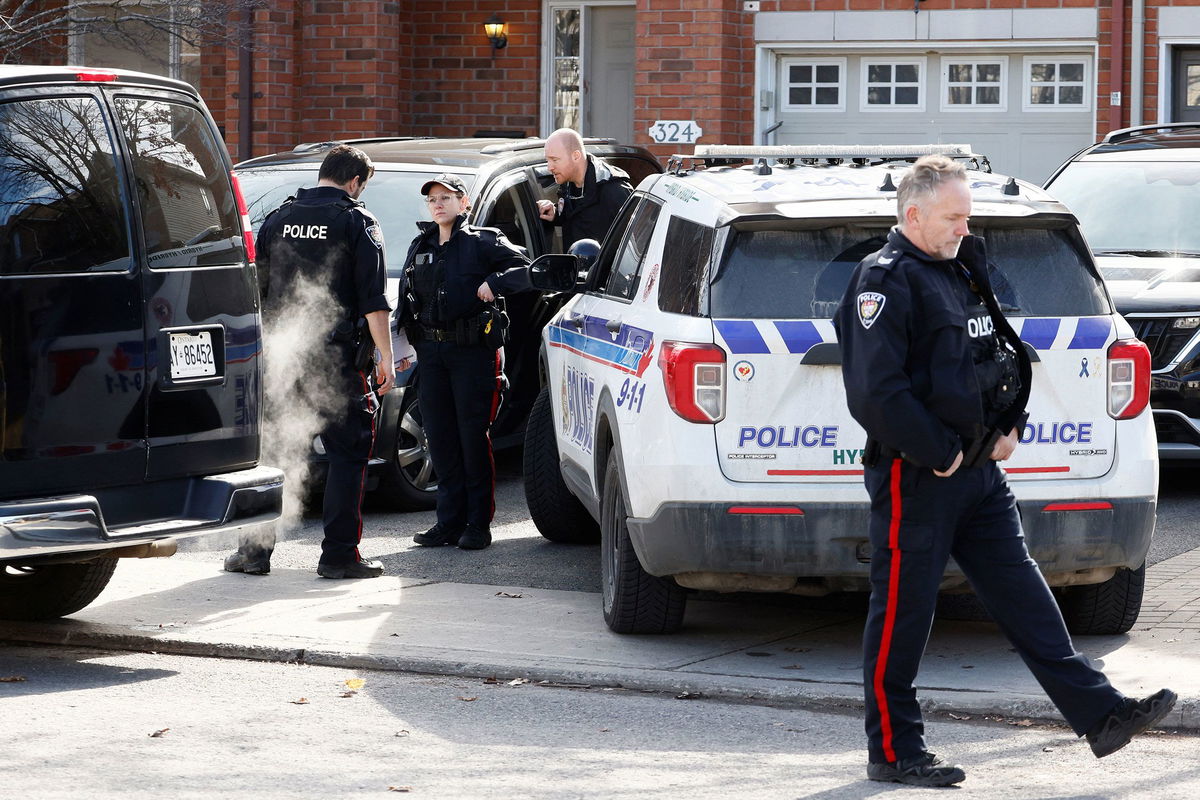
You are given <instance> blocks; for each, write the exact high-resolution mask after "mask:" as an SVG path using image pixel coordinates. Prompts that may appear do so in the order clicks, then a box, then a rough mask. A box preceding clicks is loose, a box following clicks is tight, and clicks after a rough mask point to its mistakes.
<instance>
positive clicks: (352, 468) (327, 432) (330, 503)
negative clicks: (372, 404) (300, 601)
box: [321, 369, 378, 566]
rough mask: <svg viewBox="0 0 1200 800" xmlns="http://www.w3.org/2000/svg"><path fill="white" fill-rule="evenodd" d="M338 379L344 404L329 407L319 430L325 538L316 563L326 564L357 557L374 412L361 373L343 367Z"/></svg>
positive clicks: (368, 386) (366, 380)
mask: <svg viewBox="0 0 1200 800" xmlns="http://www.w3.org/2000/svg"><path fill="white" fill-rule="evenodd" d="M339 377H340V382H339V383H340V385H339V386H338V392H339V394H340V395H342V396H344V397H345V398H346V399H345V401H344V403H345V405H344V406H343V407H342V408H341V409H340V410H339V409H335V410H334V412H333V413H332V415H331V416H330V418H329V420H328V421H327V422H326V423H325V427H324V428H323V429H322V430H321V442H322V443H323V444H324V445H325V453H326V455H327V456H328V459H329V471H328V472H327V473H326V476H325V499H324V504H323V506H322V510H323V512H324V519H325V538H324V539H323V540H322V541H321V563H322V564H327V565H330V566H344V565H346V564H352V563H354V562H356V561H359V560H361V559H360V556H359V552H358V543H359V541H360V540H361V539H362V500H363V492H364V491H365V490H366V486H367V462H368V460H370V458H371V448H372V447H373V446H374V444H375V419H376V414H377V413H378V411H376V414H373V413H371V412H369V411H367V410H366V408H365V406H364V401H363V395H365V394H366V393H367V392H369V391H371V383H370V379H369V377H368V375H367V374H366V373H364V372H358V371H357V370H350V369H347V370H345V371H343V373H342V374H341V375H340V376H339Z"/></svg>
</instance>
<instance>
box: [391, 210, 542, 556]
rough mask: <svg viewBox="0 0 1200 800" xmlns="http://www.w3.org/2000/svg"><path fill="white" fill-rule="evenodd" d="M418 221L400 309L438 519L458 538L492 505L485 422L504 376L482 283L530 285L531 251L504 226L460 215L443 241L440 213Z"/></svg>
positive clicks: (515, 288)
mask: <svg viewBox="0 0 1200 800" xmlns="http://www.w3.org/2000/svg"><path fill="white" fill-rule="evenodd" d="M417 227H418V228H419V229H420V231H421V232H420V233H419V234H418V235H417V237H416V238H415V239H414V240H413V242H412V244H411V245H410V247H409V250H408V254H407V255H406V256H405V261H404V263H405V269H404V286H403V289H402V290H401V292H400V308H399V309H398V311H397V314H396V319H397V324H398V325H403V326H404V327H405V330H406V332H407V334H408V337H409V340H410V342H411V343H412V345H413V348H414V349H415V350H416V352H417V364H418V366H419V377H418V378H417V386H418V392H419V394H418V397H419V398H420V401H421V414H422V419H423V422H424V427H425V435H426V436H427V438H428V440H429V455H430V457H431V458H432V460H433V467H434V469H435V470H436V471H437V476H438V491H437V521H438V524H439V525H440V526H442V528H443V530H445V531H447V532H450V533H451V537H450V541H449V543H453V542H455V541H457V537H458V534H460V533H461V532H462V531H463V530H464V529H465V528H466V526H467V525H471V526H473V527H475V528H476V529H478V530H479V531H480V532H484V533H488V532H489V529H490V527H491V522H492V516H493V515H494V513H495V496H494V492H495V471H496V470H495V464H494V463H493V461H492V442H491V438H490V437H489V436H488V428H489V427H490V426H491V424H492V421H493V420H494V419H495V417H496V411H497V410H498V409H499V407H500V394H501V389H502V386H503V381H504V376H503V372H502V360H501V359H502V356H501V350H499V349H497V348H496V347H494V346H492V345H489V344H488V343H487V342H486V341H484V339H483V336H484V332H483V329H484V327H486V325H487V318H486V317H484V316H483V314H484V313H485V312H488V311H489V307H488V304H486V303H484V302H483V301H482V300H480V299H479V297H478V296H477V295H476V292H477V290H478V289H479V285H480V284H482V283H483V282H484V280H485V279H486V280H487V283H488V286H490V287H491V289H492V292H493V293H494V294H495V295H497V296H502V295H505V294H512V293H515V292H521V291H529V290H531V289H532V288H533V286H532V284H531V283H530V280H529V270H528V266H529V259H528V258H526V257H525V255H524V253H522V252H521V250H519V249H518V248H517V247H516V246H515V245H513V244H512V243H511V242H509V241H508V239H506V238H505V237H504V235H503V234H502V233H500V231H498V230H495V229H494V228H478V227H475V226H472V225H469V224H467V222H466V217H465V215H460V216H459V217H458V219H457V220H455V223H454V229H453V231H452V233H451V235H450V238H449V239H448V240H447V241H446V243H445V244H439V243H438V239H439V238H440V234H439V228H438V225H437V223H434V222H418V223H417ZM493 308H494V307H493ZM494 324H498V323H494ZM489 535H490V534H489ZM484 546H486V544H485V545H484Z"/></svg>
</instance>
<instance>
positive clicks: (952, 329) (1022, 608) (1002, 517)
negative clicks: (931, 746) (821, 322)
mask: <svg viewBox="0 0 1200 800" xmlns="http://www.w3.org/2000/svg"><path fill="white" fill-rule="evenodd" d="M834 325H835V328H836V329H837V333H838V339H839V341H840V342H841V347H842V375H843V381H844V383H845V386H846V397H847V400H848V402H849V407H850V413H851V414H852V415H853V416H854V418H855V419H856V420H857V421H858V422H859V423H860V424H861V425H862V426H863V428H865V429H866V431H867V436H868V440H867V454H866V456H864V464H865V466H866V469H865V483H866V487H867V491H868V492H869V494H870V496H871V521H870V529H869V538H870V542H871V600H870V611H869V614H868V617H867V623H866V630H865V632H864V637H863V650H864V657H863V684H864V685H863V688H864V694H865V700H866V731H867V739H868V756H869V760H870V761H872V762H875V763H882V762H894V761H897V760H899V759H908V758H914V757H917V756H920V755H921V754H923V753H924V752H925V741H924V726H923V724H922V722H921V710H920V706H919V705H918V702H917V699H916V691H915V689H914V687H913V681H914V679H915V678H916V675H917V668H918V666H919V665H920V661H921V656H922V654H923V653H924V650H925V644H926V641H927V640H928V638H929V632H930V628H931V626H932V623H933V616H934V606H935V603H936V600H937V588H938V584H939V583H940V582H941V579H942V573H943V572H944V570H945V567H946V563H947V560H948V558H949V557H950V556H953V557H954V560H955V561H956V562H957V563H958V565H959V566H960V567H961V568H962V570H963V572H964V573H965V574H966V576H967V578H968V579H969V580H970V582H971V585H972V587H973V588H974V589H975V592H976V594H978V595H979V597H980V598H981V599H982V600H983V602H984V604H985V605H986V607H987V609H988V611H989V612H990V613H991V615H992V617H993V619H995V620H996V622H997V623H998V624H999V625H1000V628H1001V629H1002V630H1003V631H1004V634H1005V635H1006V636H1007V637H1008V638H1009V640H1010V641H1011V642H1012V643H1013V644H1014V645H1015V647H1016V649H1017V652H1018V653H1019V654H1020V655H1021V658H1022V659H1024V661H1025V663H1026V664H1027V665H1028V667H1029V669H1030V670H1031V671H1032V672H1033V674H1034V676H1035V677H1036V678H1037V680H1038V682H1039V683H1040V684H1041V686H1042V688H1043V689H1044V690H1045V691H1046V693H1047V694H1048V695H1049V696H1050V699H1051V700H1052V701H1053V702H1054V704H1055V705H1056V706H1058V708H1059V710H1060V711H1061V712H1062V714H1063V716H1064V717H1065V718H1066V720H1067V722H1068V723H1069V724H1070V725H1071V727H1072V728H1073V729H1074V731H1075V733H1076V734H1077V735H1080V736H1082V735H1083V734H1085V733H1086V732H1087V731H1088V730H1089V729H1090V728H1091V727H1092V725H1093V724H1095V723H1096V722H1097V721H1098V720H1100V719H1101V718H1102V717H1104V716H1105V715H1106V714H1107V713H1108V712H1109V711H1110V710H1112V709H1113V707H1114V706H1115V705H1116V704H1117V703H1118V702H1120V701H1121V700H1122V699H1123V695H1121V693H1120V692H1118V691H1117V690H1116V689H1114V688H1113V687H1112V686H1111V685H1110V684H1109V682H1108V680H1107V679H1106V678H1105V677H1104V675H1103V674H1102V673H1101V672H1099V671H1098V670H1096V669H1095V668H1093V667H1092V666H1091V665H1090V664H1089V662H1088V661H1087V659H1086V658H1085V657H1084V656H1082V655H1080V654H1079V653H1078V652H1077V651H1076V650H1075V647H1074V645H1073V644H1072V642H1071V637H1070V635H1069V634H1068V633H1067V629H1066V625H1065V624H1064V623H1063V619H1062V615H1061V613H1060V612H1059V609H1058V606H1057V605H1056V604H1055V602H1054V597H1053V595H1052V594H1051V593H1050V589H1049V587H1048V586H1047V585H1046V581H1045V579H1044V578H1043V577H1042V574H1041V572H1039V571H1038V568H1037V564H1036V563H1034V561H1033V559H1032V558H1030V556H1029V552H1028V550H1027V549H1026V547H1025V540H1024V534H1023V533H1022V530H1021V519H1020V516H1019V514H1018V511H1017V505H1016V501H1015V500H1014V498H1013V495H1012V493H1011V492H1010V491H1009V488H1008V484H1007V482H1006V480H1005V477H1004V473H1003V472H1002V471H1001V470H1000V468H999V466H998V465H997V463H996V462H994V461H992V460H991V459H990V458H989V456H990V453H991V449H992V445H993V444H994V443H995V441H996V438H997V436H999V435H1001V434H1003V433H1007V432H1008V431H1010V430H1012V429H1013V428H1014V427H1017V426H1019V425H1022V424H1023V423H1024V420H1025V417H1026V416H1027V415H1026V414H1025V404H1026V402H1027V401H1028V397H1029V382H1030V377H1031V370H1030V365H1029V357H1028V354H1027V353H1026V352H1025V350H1024V346H1023V345H1022V344H1021V342H1020V340H1019V338H1018V337H1017V335H1016V334H1015V333H1014V331H1013V329H1012V327H1011V326H1010V325H1009V324H1008V322H1007V321H1006V320H1005V319H1004V316H1003V315H1002V314H1001V313H1000V308H999V305H998V304H997V303H996V300H995V297H994V295H993V292H992V287H991V282H990V280H989V276H988V268H987V261H986V255H985V252H984V247H983V240H982V239H981V238H979V237H977V236H968V237H966V238H965V239H964V240H963V242H962V246H961V247H960V249H959V254H958V258H957V259H956V260H951V261H945V260H939V259H936V258H933V257H931V256H929V255H927V254H926V253H924V252H923V251H921V250H920V249H919V248H917V247H916V246H915V245H913V244H912V243H911V242H910V241H909V240H908V239H907V238H906V237H905V236H904V235H903V234H902V233H900V231H899V230H898V229H896V230H893V231H892V232H891V233H890V234H889V235H888V240H887V245H886V246H885V247H884V248H883V249H882V250H880V251H879V252H877V253H875V254H873V255H871V256H869V257H867V258H866V259H865V260H864V261H863V262H862V263H861V264H859V266H858V268H857V269H856V270H855V272H854V274H853V276H852V278H851V279H850V285H849V287H848V289H847V290H846V293H845V296H844V297H843V298H842V302H841V305H840V306H839V308H838V310H837V313H836V316H835V319H834ZM960 451H962V452H963V453H964V462H963V465H962V466H961V467H960V468H959V469H958V470H957V471H956V472H955V473H954V474H953V475H951V476H950V477H948V478H939V477H938V476H936V475H934V474H933V471H934V470H938V471H945V470H947V469H949V468H950V466H951V464H952V463H953V462H954V460H955V457H956V456H957V455H958V453H959V452H960Z"/></svg>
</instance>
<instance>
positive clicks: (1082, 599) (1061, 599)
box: [1056, 563, 1146, 636]
mask: <svg viewBox="0 0 1200 800" xmlns="http://www.w3.org/2000/svg"><path fill="white" fill-rule="evenodd" d="M1145 588H1146V565H1145V564H1144V563H1143V564H1142V565H1141V566H1140V567H1138V568H1137V569H1119V570H1117V573H1116V574H1115V575H1113V576H1112V577H1111V578H1109V579H1108V580H1106V581H1105V582H1104V583H1096V584H1091V585H1089V586H1066V587H1063V588H1062V589H1058V590H1057V591H1056V595H1057V597H1058V605H1059V608H1060V609H1062V614H1063V620H1064V621H1065V622H1066V623H1067V630H1068V631H1070V632H1071V633H1072V634H1074V635H1076V636H1111V635H1114V634H1118V633H1126V632H1127V631H1128V630H1129V629H1130V628H1132V627H1133V625H1134V623H1135V622H1137V618H1138V614H1139V613H1140V612H1141V610H1142V594H1143V592H1144V590H1145Z"/></svg>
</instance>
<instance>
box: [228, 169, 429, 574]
mask: <svg viewBox="0 0 1200 800" xmlns="http://www.w3.org/2000/svg"><path fill="white" fill-rule="evenodd" d="M374 171H375V168H374V167H373V166H372V165H371V161H370V159H369V158H368V157H367V155H366V154H365V153H363V152H362V151H361V150H359V149H357V148H355V147H351V146H349V145H337V146H336V147H334V148H333V149H331V150H330V151H329V153H328V154H326V156H325V159H324V160H323V161H322V162H321V169H320V172H319V173H318V180H317V186H316V187H315V188H312V189H300V190H299V191H298V192H297V193H296V196H295V197H294V198H288V200H287V201H285V202H284V204H283V205H282V206H280V207H279V208H278V209H276V210H275V211H273V212H271V214H270V215H268V216H267V218H266V220H264V221H263V224H262V226H261V227H260V228H259V232H258V240H257V243H256V245H257V246H256V248H255V249H256V250H257V262H258V270H259V279H260V288H261V292H262V296H263V306H264V308H263V314H264V316H265V317H266V319H267V323H268V324H270V321H271V320H272V319H276V318H278V316H279V315H281V314H286V313H288V312H295V311H296V310H297V304H298V302H299V301H300V297H301V293H302V292H304V291H306V290H307V287H319V288H320V289H322V290H324V291H325V292H327V298H324V299H323V301H322V302H327V303H328V304H331V305H332V306H333V307H334V308H335V310H336V315H335V316H336V318H337V320H338V321H337V323H336V325H334V326H333V329H332V330H329V331H321V332H320V335H321V338H322V340H323V341H321V342H319V344H318V345H317V346H318V347H320V348H322V349H323V350H324V353H321V352H312V353H306V356H308V357H309V358H311V359H313V360H314V361H317V362H318V363H320V362H321V361H324V360H325V356H328V358H331V359H332V371H331V372H328V373H322V372H320V371H314V372H313V373H310V374H305V375H302V376H298V377H297V380H298V381H302V382H303V383H304V384H305V385H307V390H308V391H309V393H310V394H312V395H315V396H317V397H322V396H329V397H333V398H336V399H335V400H334V405H333V407H332V408H325V409H322V412H323V414H322V415H323V418H324V423H325V424H324V428H323V430H322V431H321V441H322V442H323V443H324V445H325V451H326V454H327V456H328V459H329V469H328V474H327V476H326V479H325V497H324V507H323V511H324V524H325V537H324V539H323V540H322V542H321V558H320V561H319V562H318V564H317V574H318V575H320V576H321V577H323V578H374V577H376V576H378V575H381V574H383V565H382V564H381V563H380V562H378V561H364V560H363V559H362V557H361V555H360V554H359V552H358V543H359V540H360V539H361V537H362V497H363V490H364V489H365V482H366V468H367V460H368V459H369V458H370V455H371V448H372V446H373V444H374V440H375V428H376V421H377V417H378V409H379V403H378V396H379V395H384V394H387V393H388V392H389V391H391V389H392V387H393V386H394V385H395V381H396V373H395V368H394V365H393V363H392V338H391V332H390V325H389V320H388V317H389V312H390V308H389V306H388V301H387V298H386V296H385V294H384V289H385V281H386V277H387V276H386V270H385V267H384V251H383V233H382V232H381V230H380V228H379V223H378V222H377V221H376V219H375V217H374V216H372V215H371V213H370V212H369V211H367V210H366V209H365V208H364V207H363V204H362V203H361V202H360V201H359V199H358V198H359V197H360V196H361V195H362V193H363V190H364V189H365V188H366V186H367V182H368V181H369V180H370V178H371V176H372V174H374ZM375 349H378V351H379V353H380V354H381V355H382V358H381V359H380V361H379V363H378V364H374V363H373V358H372V357H373V352H374V350H375ZM405 368H407V363H402V364H401V369H405ZM372 373H374V374H373V375H372ZM372 378H374V385H372ZM312 384H317V386H316V387H314V386H313V385H312ZM314 389H315V390H314ZM284 413H286V412H284ZM273 547H274V542H273V541H271V542H269V543H261V542H257V543H256V542H251V541H243V542H242V544H241V546H240V547H239V548H238V552H236V553H234V554H233V555H231V556H229V557H228V558H227V559H225V569H226V570H227V571H229V572H244V573H247V574H255V575H263V574H266V573H268V572H270V569H271V562H270V557H271V551H272V549H273Z"/></svg>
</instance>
